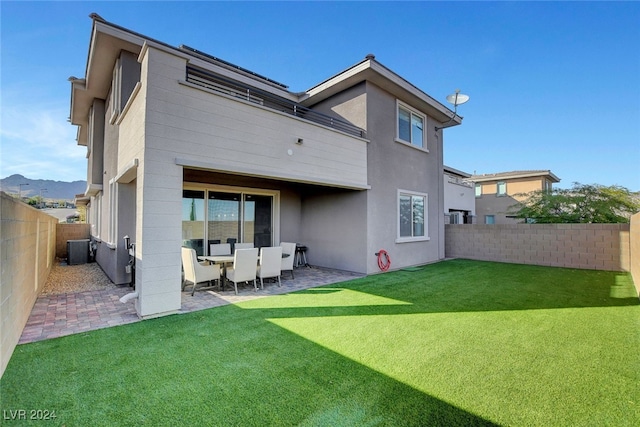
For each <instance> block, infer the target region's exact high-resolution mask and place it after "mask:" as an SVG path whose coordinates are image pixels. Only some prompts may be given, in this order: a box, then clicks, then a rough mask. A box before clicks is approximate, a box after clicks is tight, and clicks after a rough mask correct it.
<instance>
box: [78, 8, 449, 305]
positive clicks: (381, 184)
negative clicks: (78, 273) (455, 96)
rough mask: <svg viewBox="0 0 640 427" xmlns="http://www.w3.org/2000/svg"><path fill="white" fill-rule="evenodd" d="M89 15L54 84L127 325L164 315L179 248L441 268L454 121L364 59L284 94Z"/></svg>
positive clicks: (174, 284)
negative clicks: (127, 308)
mask: <svg viewBox="0 0 640 427" xmlns="http://www.w3.org/2000/svg"><path fill="white" fill-rule="evenodd" d="M92 18H93V27H92V32H91V40H90V43H89V53H88V59H87V66H86V72H85V76H84V78H70V81H71V123H72V124H74V125H76V126H78V134H77V142H78V144H80V145H84V146H86V147H87V151H88V169H87V170H88V174H87V179H88V183H87V190H86V192H85V194H84V197H83V198H82V199H84V203H86V204H87V207H88V215H87V218H88V222H90V224H91V234H92V238H93V239H94V240H95V242H96V243H95V245H96V260H97V262H98V263H99V264H100V266H101V267H102V268H103V270H104V271H105V272H106V273H107V274H108V276H109V277H110V278H111V280H113V281H114V282H115V283H116V284H125V283H129V282H130V281H131V280H132V278H131V273H129V272H130V271H133V274H134V275H135V286H136V292H137V299H136V302H135V306H136V310H137V313H138V315H139V316H141V317H153V316H159V315H163V314H168V313H172V312H175V311H176V310H178V309H179V308H180V304H181V302H180V301H181V286H180V285H181V259H180V247H181V246H183V245H187V246H191V247H194V248H196V249H197V251H198V252H199V253H200V254H206V253H207V250H208V246H209V243H212V242H216V241H222V242H225V241H227V240H229V239H231V241H236V242H254V244H255V245H256V246H269V245H278V244H279V243H280V242H281V241H291V242H298V243H302V244H304V245H306V246H307V248H308V252H307V255H308V258H309V261H310V262H311V263H312V264H314V265H317V266H324V267H331V268H336V269H343V270H349V271H354V272H360V273H365V274H370V273H375V272H378V271H379V268H378V264H377V258H376V255H375V254H376V253H377V252H379V250H380V249H385V250H386V251H387V252H388V253H389V254H390V256H391V259H392V266H391V268H392V269H398V268H403V267H407V266H412V265H418V264H423V263H426V262H431V261H436V260H439V259H442V258H444V217H443V214H442V212H443V164H442V159H443V155H442V147H443V144H442V139H443V129H442V126H455V125H459V124H460V123H461V118H460V117H459V116H456V115H454V113H453V111H451V110H450V109H448V108H447V107H445V106H444V105H442V104H441V103H440V102H438V101H436V100H435V99H433V98H432V97H430V96H429V95H427V94H426V93H424V92H423V91H422V90H420V89H419V88H417V87H416V86H414V85H412V84H411V83H409V82H408V81H406V80H405V79H403V78H402V77H400V76H399V75H397V74H395V73H394V72H393V71H391V70H390V69H388V68H387V67H385V66H384V65H382V64H381V63H380V62H378V61H377V60H376V59H375V57H374V56H373V55H369V56H367V57H366V58H365V59H364V60H362V61H360V62H358V63H357V64H355V65H353V66H351V67H349V68H347V69H346V70H344V71H342V72H340V73H338V74H336V75H334V76H332V77H330V78H328V79H327V80H325V81H323V82H321V83H319V84H317V85H315V86H313V87H311V88H310V89H308V90H306V91H304V92H292V91H289V90H288V87H287V86H286V85H284V84H282V83H279V82H277V81H274V80H272V79H269V78H266V77H264V76H261V75H259V74H257V73H255V72H252V71H250V70H246V69H244V68H242V67H239V66H236V65H233V64H230V63H228V62H226V61H224V60H221V59H218V58H216V57H213V56H210V55H208V54H205V53H203V52H200V51H198V50H195V49H193V48H190V47H187V46H179V47H173V46H169V45H167V44H165V43H163V42H160V41H157V40H154V39H151V38H149V37H146V36H143V35H141V34H138V33H136V32H133V31H131V30H128V29H126V28H123V27H120V26H118V25H115V24H113V23H109V22H107V21H105V20H104V19H102V18H101V17H99V16H98V15H95V14H93V15H92ZM452 117H453V119H451V118H452ZM437 127H438V128H437ZM436 128H437V129H436ZM125 236H128V237H129V238H130V241H131V242H132V243H134V244H135V260H136V263H135V269H133V270H132V269H130V268H127V265H128V262H129V251H128V250H127V248H126V247H125V245H124V240H123V239H124V237H125Z"/></svg>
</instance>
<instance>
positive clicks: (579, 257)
mask: <svg viewBox="0 0 640 427" xmlns="http://www.w3.org/2000/svg"><path fill="white" fill-rule="evenodd" d="M445 256H446V257H450V258H468V259H477V260H485V261H498V262H510V263H517V264H536V265H545V266H551V267H568V268H582V269H593V270H609V271H630V269H631V253H630V225H629V224H499V225H496V224H493V225H483V224H464V225H459V224H447V225H445Z"/></svg>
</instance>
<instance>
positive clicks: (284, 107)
mask: <svg viewBox="0 0 640 427" xmlns="http://www.w3.org/2000/svg"><path fill="white" fill-rule="evenodd" d="M186 81H187V82H189V83H191V84H194V85H196V86H200V87H203V88H205V89H209V90H212V91H215V92H218V93H222V94H225V95H228V96H232V97H235V98H239V99H243V100H245V101H248V102H252V103H255V104H258V105H261V106H263V107H267V108H270V109H273V110H276V111H280V112H283V113H285V114H290V115H292V116H295V117H299V118H302V119H305V120H309V121H310V122H313V123H317V124H319V125H323V126H327V127H329V128H333V129H336V130H338V131H341V132H344V133H346V134H349V135H352V136H357V137H361V138H364V137H365V132H364V130H363V129H361V128H359V127H357V126H354V125H352V124H351V123H349V122H347V121H345V120H341V119H338V118H335V117H331V116H329V115H327V114H323V113H320V112H317V111H314V110H311V109H309V108H307V107H304V106H302V105H300V104H297V103H295V102H292V101H289V100H287V99H284V98H280V97H278V96H276V95H273V94H272V93H269V92H267V91H263V90H260V89H256V88H254V87H252V86H248V85H245V84H242V83H239V82H236V81H233V80H230V79H226V78H224V77H221V76H218V75H216V74H213V73H210V72H208V71H205V70H202V69H200V68H196V67H192V66H187V76H186Z"/></svg>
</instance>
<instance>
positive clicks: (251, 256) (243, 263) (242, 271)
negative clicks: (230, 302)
mask: <svg viewBox="0 0 640 427" xmlns="http://www.w3.org/2000/svg"><path fill="white" fill-rule="evenodd" d="M257 265H258V248H251V249H238V250H237V251H236V252H235V253H234V254H233V267H231V268H227V279H229V280H230V281H232V282H233V286H234V287H235V289H236V295H238V282H249V281H253V288H254V290H256V291H257V290H258V287H257V286H256V266H257Z"/></svg>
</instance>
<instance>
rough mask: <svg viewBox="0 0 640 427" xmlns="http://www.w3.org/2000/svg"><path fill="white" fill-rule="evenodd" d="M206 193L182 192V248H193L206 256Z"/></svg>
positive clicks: (197, 191) (199, 191)
mask: <svg viewBox="0 0 640 427" xmlns="http://www.w3.org/2000/svg"><path fill="white" fill-rule="evenodd" d="M204 232H205V217H204V191H203V190H184V191H183V192H182V246H185V247H188V248H193V249H195V250H196V253H197V254H198V255H204Z"/></svg>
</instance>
